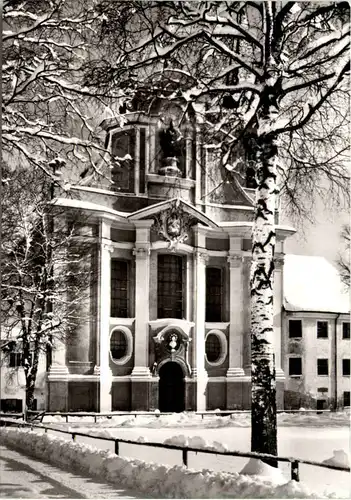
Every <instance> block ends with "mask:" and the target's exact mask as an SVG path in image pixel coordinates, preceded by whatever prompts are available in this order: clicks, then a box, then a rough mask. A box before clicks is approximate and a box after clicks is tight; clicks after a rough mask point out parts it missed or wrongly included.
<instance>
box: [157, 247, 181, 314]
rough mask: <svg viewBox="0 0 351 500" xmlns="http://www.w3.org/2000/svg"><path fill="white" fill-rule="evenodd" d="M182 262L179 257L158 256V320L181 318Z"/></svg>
mask: <svg viewBox="0 0 351 500" xmlns="http://www.w3.org/2000/svg"><path fill="white" fill-rule="evenodd" d="M184 262H185V261H184V258H183V257H181V256H179V255H170V254H161V255H159V256H158V273H157V317H158V318H178V319H182V318H183V309H184V307H183V296H184Z"/></svg>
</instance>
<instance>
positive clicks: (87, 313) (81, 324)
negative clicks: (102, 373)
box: [66, 246, 97, 375]
mask: <svg viewBox="0 0 351 500" xmlns="http://www.w3.org/2000/svg"><path fill="white" fill-rule="evenodd" d="M84 266H86V267H85V269H84V275H86V274H87V273H88V274H89V276H90V281H89V282H88V283H87V286H86V288H85V289H82V292H81V293H82V300H81V303H80V304H79V306H78V305H77V308H76V310H75V314H76V315H77V319H76V327H75V329H74V331H72V332H71V333H70V334H69V336H68V338H67V340H66V345H67V352H66V359H67V363H68V369H69V372H70V373H72V374H81V375H82V374H90V373H92V370H93V368H94V365H95V358H96V335H97V321H96V293H97V252H96V250H95V247H94V246H92V247H91V253H90V254H89V255H87V256H85V258H84ZM84 279H85V278H84ZM68 300H69V296H68Z"/></svg>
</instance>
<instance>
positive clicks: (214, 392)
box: [206, 380, 227, 410]
mask: <svg viewBox="0 0 351 500" xmlns="http://www.w3.org/2000/svg"><path fill="white" fill-rule="evenodd" d="M206 406H207V410H217V409H219V410H225V409H226V407H227V406H226V382H225V380H223V381H222V380H220V381H217V380H216V381H211V380H209V381H208V383H207V394H206Z"/></svg>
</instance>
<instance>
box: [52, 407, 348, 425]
mask: <svg viewBox="0 0 351 500" xmlns="http://www.w3.org/2000/svg"><path fill="white" fill-rule="evenodd" d="M277 420H278V426H280V427H289V426H293V427H295V426H300V425H304V426H306V427H342V426H347V427H349V425H350V411H343V412H330V413H323V414H317V413H309V412H308V413H307V412H306V413H304V412H303V411H301V412H297V413H278V415H277ZM49 422H51V423H58V424H60V423H65V422H66V419H65V418H64V417H61V416H59V415H52V416H51V415H48V416H45V417H44V420H43V423H49ZM76 423H77V424H80V425H81V424H82V423H84V424H85V425H86V426H87V427H88V426H89V425H91V426H93V427H94V428H95V429H96V428H97V427H103V428H107V427H127V428H132V427H147V428H157V429H158V428H166V427H177V428H179V427H180V426H181V427H182V428H188V427H189V428H191V427H207V428H212V429H213V428H221V427H250V426H251V414H250V413H235V414H232V415H228V416H218V415H215V414H207V415H205V416H204V417H203V418H202V416H201V415H197V414H196V413H186V412H184V413H173V414H171V415H160V414H158V413H156V414H153V413H150V415H137V416H136V417H135V416H134V415H113V414H112V415H111V416H109V417H98V419H97V422H96V423H94V417H93V416H91V417H86V416H84V417H80V416H74V417H69V424H73V425H74V424H76Z"/></svg>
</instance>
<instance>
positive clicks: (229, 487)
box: [1, 428, 347, 498]
mask: <svg viewBox="0 0 351 500" xmlns="http://www.w3.org/2000/svg"><path fill="white" fill-rule="evenodd" d="M1 441H2V443H3V444H4V445H6V446H8V447H10V448H14V449H17V450H20V451H23V452H24V453H27V454H29V455H31V456H33V457H36V458H38V459H42V460H45V461H46V462H48V463H51V464H53V465H57V466H61V467H64V468H69V469H70V470H71V471H77V472H79V471H82V472H84V473H89V474H91V475H92V476H96V477H98V478H99V479H100V480H105V481H108V482H112V483H114V484H116V485H118V487H119V488H121V487H122V488H129V489H133V490H134V491H135V490H136V491H139V492H140V493H141V494H145V495H146V496H152V497H155V496H158V497H162V498H219V497H220V498H321V495H320V493H313V492H311V491H310V490H309V489H308V488H307V487H306V486H305V485H304V484H302V483H297V482H295V481H289V482H287V483H285V484H280V485H277V484H275V483H274V481H273V482H272V480H270V479H267V478H265V477H264V476H259V475H245V474H238V473H223V472H221V473H215V472H212V471H209V470H205V469H204V470H202V471H195V470H191V469H186V468H185V467H182V466H175V467H169V466H164V465H157V464H153V463H145V462H142V461H140V460H130V459H127V458H121V457H118V456H116V455H114V454H113V453H111V452H108V451H102V450H97V449H95V448H93V447H91V446H87V445H83V444H80V443H75V442H72V441H66V440H64V439H62V438H59V437H54V436H50V435H47V434H38V433H34V432H31V431H30V430H27V429H13V428H7V429H6V428H3V429H2V432H1ZM250 471H251V472H252V471H253V472H260V469H257V464H256V465H255V464H251V466H250V467H249V472H250ZM324 498H335V494H334V493H326V494H325V495H324ZM339 498H340V497H339ZM345 498H347V497H345Z"/></svg>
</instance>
